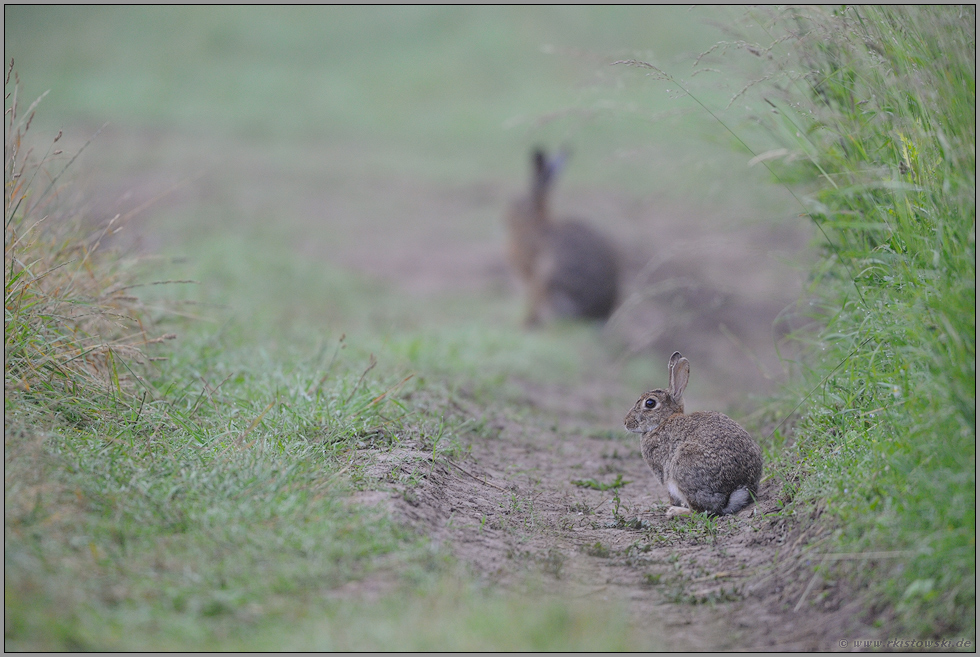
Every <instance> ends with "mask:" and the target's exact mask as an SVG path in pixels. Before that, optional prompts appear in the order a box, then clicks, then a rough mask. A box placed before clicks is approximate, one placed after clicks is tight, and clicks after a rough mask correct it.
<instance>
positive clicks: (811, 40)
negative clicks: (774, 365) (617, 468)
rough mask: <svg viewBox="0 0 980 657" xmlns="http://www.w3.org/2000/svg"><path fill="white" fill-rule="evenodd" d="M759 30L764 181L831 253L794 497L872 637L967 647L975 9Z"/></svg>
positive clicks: (815, 282) (788, 456)
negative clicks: (863, 593) (784, 195)
mask: <svg viewBox="0 0 980 657" xmlns="http://www.w3.org/2000/svg"><path fill="white" fill-rule="evenodd" d="M773 18H774V20H772V21H771V22H770V19H773ZM759 24H760V25H763V26H765V27H766V29H767V30H768V31H769V36H770V37H771V38H772V39H773V40H774V41H775V42H777V45H776V46H775V47H774V48H773V52H776V53H779V52H784V53H786V57H787V59H785V60H780V64H781V65H782V66H783V68H782V69H781V70H780V72H779V76H778V77H777V76H775V75H774V78H773V80H774V81H777V80H778V83H779V84H778V85H777V86H781V87H782V88H783V89H784V90H785V93H784V94H782V95H781V96H777V95H767V96H766V97H765V99H764V102H765V103H766V104H765V105H763V104H762V101H763V99H760V102H759V107H760V108H767V109H768V110H770V111H768V112H766V115H768V116H769V117H771V122H770V123H768V125H769V126H770V129H771V132H772V134H774V135H775V136H777V138H778V139H780V140H781V145H782V146H783V147H784V149H785V150H784V151H782V152H781V153H780V152H777V154H779V155H781V156H787V157H786V158H785V159H784V160H783V162H782V163H776V164H774V166H773V170H774V171H775V172H776V174H777V176H779V177H780V178H782V179H791V178H796V179H798V180H809V181H812V184H813V185H815V186H816V190H815V191H814V192H813V193H812V194H810V195H808V196H807V197H806V203H807V211H808V215H809V217H810V218H812V220H813V221H814V223H815V224H816V225H817V226H818V227H819V229H820V232H821V233H822V235H823V238H824V239H823V241H822V248H823V257H822V259H821V260H820V261H819V262H818V263H816V265H815V267H814V268H813V272H812V276H811V280H810V285H809V288H808V291H807V302H808V303H809V304H810V308H809V309H808V310H807V311H806V312H807V313H808V314H809V315H810V316H811V317H812V319H813V320H814V322H815V323H816V325H817V326H818V328H816V329H815V330H806V331H803V332H801V335H800V337H801V339H802V340H804V341H805V342H806V350H805V354H804V356H803V357H802V359H801V360H800V371H799V374H800V376H799V378H798V380H797V381H796V386H795V387H794V388H793V394H792V395H791V400H790V401H788V402H787V403H786V404H787V406H786V407H784V412H785V410H787V408H792V406H795V405H796V403H795V400H798V399H802V400H804V401H803V403H802V406H800V408H799V417H798V420H797V421H796V423H795V426H794V427H793V429H792V431H790V432H786V431H781V432H779V433H778V434H777V436H778V439H779V440H782V439H788V440H792V444H791V445H790V446H788V447H787V449H786V450H785V453H784V458H783V463H782V466H781V470H780V475H781V477H782V478H783V479H784V480H785V481H786V482H787V485H788V489H787V495H788V496H790V497H793V498H795V501H796V503H797V513H798V514H801V515H804V516H808V515H809V514H808V513H801V512H803V511H805V510H808V509H811V510H812V509H816V510H819V512H822V513H823V514H824V517H823V520H822V522H824V523H826V526H828V527H830V528H833V530H834V535H833V537H832V540H831V541H830V542H826V543H824V544H823V545H822V546H821V551H826V552H834V551H842V552H848V553H856V554H855V555H853V556H854V558H851V559H848V560H846V561H845V563H849V564H852V565H850V566H846V567H845V566H840V565H839V564H835V568H836V569H837V570H838V571H839V573H838V574H839V575H846V576H847V577H849V578H853V579H854V580H856V581H860V582H864V583H866V584H867V585H868V586H869V601H870V602H869V604H872V605H874V606H875V607H876V608H878V609H881V608H882V606H883V605H886V604H887V606H888V608H890V610H891V611H890V612H889V613H888V614H886V615H885V616H884V617H883V618H882V620H883V621H884V622H887V623H890V624H894V626H895V627H897V628H898V629H901V630H902V631H906V632H910V633H911V634H914V635H916V636H934V637H946V638H949V637H951V636H953V635H956V634H957V633H960V632H964V631H965V632H969V633H970V636H971V637H975V632H976V627H975V621H976V538H975V537H976V507H975V499H976V396H975V395H976V150H975V145H976V68H975V66H976V34H975V26H976V15H975V8H973V7H970V6H967V7H953V6H946V7H867V8H865V7H848V8H844V9H841V10H836V11H834V12H832V13H823V12H820V11H818V10H799V11H797V10H789V11H786V12H783V13H781V14H779V15H776V16H774V17H772V16H767V17H766V18H765V20H760V22H759ZM766 93H768V94H773V93H774V92H773V90H772V87H771V86H770V87H769V88H768V89H767V92H766ZM786 160H790V161H789V162H787V161H786ZM862 553H863V554H865V555H866V556H865V557H863V558H862V557H861V556H860V555H861V554H862ZM875 554H878V555H879V557H878V558H876V557H875V556H874V555H875ZM827 563H828V566H827V567H830V566H829V563H830V562H827ZM886 601H887V602H886ZM889 617H890V618H889Z"/></svg>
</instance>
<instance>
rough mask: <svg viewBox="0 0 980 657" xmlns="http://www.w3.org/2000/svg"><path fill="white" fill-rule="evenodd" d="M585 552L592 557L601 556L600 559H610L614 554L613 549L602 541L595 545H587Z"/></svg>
mask: <svg viewBox="0 0 980 657" xmlns="http://www.w3.org/2000/svg"><path fill="white" fill-rule="evenodd" d="M585 553H586V554H587V555H589V556H590V557H599V558H600V559H608V558H609V557H611V556H612V551H611V550H610V549H609V548H607V547H606V546H605V545H603V544H602V542H601V541H596V542H595V543H594V544H593V545H587V546H585Z"/></svg>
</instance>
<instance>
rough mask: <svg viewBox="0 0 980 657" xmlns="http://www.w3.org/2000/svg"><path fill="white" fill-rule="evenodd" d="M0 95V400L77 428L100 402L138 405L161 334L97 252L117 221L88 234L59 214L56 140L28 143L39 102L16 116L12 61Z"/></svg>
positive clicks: (119, 271)
mask: <svg viewBox="0 0 980 657" xmlns="http://www.w3.org/2000/svg"><path fill="white" fill-rule="evenodd" d="M11 78H13V84H11ZM8 89H9V90H8ZM4 90H5V100H6V103H5V115H4V116H5V120H6V126H5V131H4V134H5V139H4V251H3V255H4V261H3V262H4V393H5V395H4V396H5V400H6V401H7V403H10V401H11V399H17V400H22V401H30V402H34V403H35V404H40V405H48V406H50V407H51V408H52V409H53V410H55V411H56V412H57V413H59V414H60V415H62V416H65V417H70V418H71V419H72V420H73V421H75V422H83V421H86V420H88V419H91V418H92V416H93V413H95V414H97V413H98V408H99V407H100V404H101V400H104V399H105V398H107V397H108V398H110V399H112V400H113V404H118V403H123V404H132V403H134V401H135V403H139V399H141V397H139V396H137V394H136V393H137V390H138V389H139V388H141V387H144V389H145V386H144V385H143V384H142V383H141V376H140V373H139V372H140V369H141V366H142V365H144V364H145V363H146V361H147V356H146V353H145V351H146V348H147V346H148V345H151V344H155V343H158V342H161V341H162V340H164V339H166V338H168V337H171V336H151V333H150V330H151V326H150V321H149V317H148V314H147V313H146V312H145V310H144V308H143V307H142V306H141V304H140V303H139V299H138V298H137V297H135V296H133V295H132V294H131V292H130V290H131V286H130V283H131V282H132V278H130V277H131V274H132V272H131V271H130V269H129V268H128V265H129V263H126V262H125V261H123V260H122V259H121V258H118V257H115V256H114V255H113V254H111V253H109V252H108V251H107V250H106V249H104V248H101V247H102V241H103V239H104V238H105V236H106V235H108V234H109V233H111V232H112V231H113V230H117V229H118V228H120V226H119V223H118V220H119V217H115V218H114V219H112V220H110V221H108V222H107V223H106V224H105V225H104V226H103V227H102V228H101V229H100V230H98V231H97V232H95V234H93V235H89V234H87V233H86V231H85V230H84V227H83V226H82V225H81V223H80V222H79V219H78V217H76V216H73V215H72V214H71V211H70V209H66V207H65V203H63V198H64V196H65V187H64V185H63V183H62V174H64V173H65V171H66V170H67V168H68V167H69V166H70V165H71V164H72V162H73V161H74V158H72V160H70V161H68V162H67V163H66V164H65V163H64V159H63V158H62V157H61V156H62V155H63V154H62V151H61V150H60V149H58V148H57V145H58V141H59V139H60V138H61V133H60V132H59V133H58V135H57V136H56V137H55V138H54V139H53V140H52V142H51V143H50V144H49V145H48V147H47V150H46V152H44V153H43V155H41V156H40V157H38V156H36V154H35V150H34V148H33V147H30V146H29V145H28V141H27V139H28V131H29V129H30V126H31V122H32V121H33V119H34V114H35V108H36V107H37V104H38V103H39V102H40V100H41V99H40V98H39V99H38V100H37V101H35V102H34V103H33V104H32V105H31V106H30V107H29V108H28V109H27V111H26V112H24V113H22V112H21V110H20V104H19V98H18V91H19V80H17V75H16V73H14V71H13V60H11V62H10V65H9V67H8V69H7V71H6V76H5V84H4ZM42 98H43V97H42ZM58 165H61V166H60V169H61V170H60V171H59V172H57V173H54V172H53V171H52V169H54V168H55V167H56V166H58ZM10 395H13V397H11V396H10Z"/></svg>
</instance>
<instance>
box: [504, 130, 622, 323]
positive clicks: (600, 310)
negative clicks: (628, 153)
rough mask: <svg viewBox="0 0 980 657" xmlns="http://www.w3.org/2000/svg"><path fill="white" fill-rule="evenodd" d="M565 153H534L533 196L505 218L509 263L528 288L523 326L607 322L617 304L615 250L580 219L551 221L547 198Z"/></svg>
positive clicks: (521, 199)
mask: <svg viewBox="0 0 980 657" xmlns="http://www.w3.org/2000/svg"><path fill="white" fill-rule="evenodd" d="M566 159H567V155H566V154H565V153H564V152H562V153H559V154H558V156H557V157H555V158H553V159H551V160H549V159H548V157H547V155H546V154H545V152H544V151H543V150H541V149H537V150H535V151H534V152H533V153H532V157H531V163H532V171H531V192H530V194H529V195H527V196H525V197H522V198H520V199H518V200H517V201H515V202H514V203H513V204H512V205H511V207H510V211H509V212H508V214H507V227H508V232H509V242H510V243H509V246H510V260H511V264H512V265H513V266H514V269H516V270H517V274H518V276H520V278H521V279H522V280H523V282H524V284H525V285H526V287H527V293H528V304H527V315H526V317H525V324H526V325H528V326H533V325H535V324H538V323H540V322H541V320H542V319H543V318H544V317H545V316H546V315H551V316H557V317H564V318H576V317H581V318H590V319H606V318H608V317H609V315H610V313H611V312H612V309H613V306H614V305H615V304H616V295H617V284H618V281H617V279H618V272H617V263H616V251H615V249H614V248H613V247H612V245H611V244H610V243H609V241H607V240H606V238H604V237H603V236H602V235H600V234H599V233H597V232H596V231H595V230H593V229H592V228H590V227H589V226H587V225H585V224H583V223H581V222H579V221H573V220H571V221H562V222H556V221H554V220H553V219H552V217H551V213H550V211H549V210H550V209H549V203H548V196H549V190H550V188H551V184H552V181H553V180H554V178H555V176H556V174H557V173H558V171H559V170H560V169H561V167H562V165H563V164H564V162H565V160H566Z"/></svg>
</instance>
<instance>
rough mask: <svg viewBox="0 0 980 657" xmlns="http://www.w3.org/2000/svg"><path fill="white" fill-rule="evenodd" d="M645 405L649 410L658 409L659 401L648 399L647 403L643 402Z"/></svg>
mask: <svg viewBox="0 0 980 657" xmlns="http://www.w3.org/2000/svg"><path fill="white" fill-rule="evenodd" d="M643 405H644V406H646V407H647V408H656V407H657V400H656V399H648V400H646V401H645V402H643Z"/></svg>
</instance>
